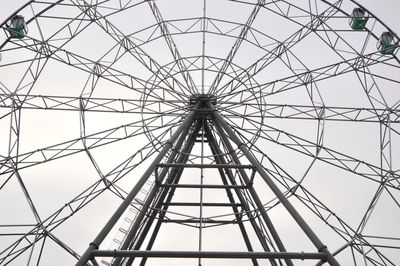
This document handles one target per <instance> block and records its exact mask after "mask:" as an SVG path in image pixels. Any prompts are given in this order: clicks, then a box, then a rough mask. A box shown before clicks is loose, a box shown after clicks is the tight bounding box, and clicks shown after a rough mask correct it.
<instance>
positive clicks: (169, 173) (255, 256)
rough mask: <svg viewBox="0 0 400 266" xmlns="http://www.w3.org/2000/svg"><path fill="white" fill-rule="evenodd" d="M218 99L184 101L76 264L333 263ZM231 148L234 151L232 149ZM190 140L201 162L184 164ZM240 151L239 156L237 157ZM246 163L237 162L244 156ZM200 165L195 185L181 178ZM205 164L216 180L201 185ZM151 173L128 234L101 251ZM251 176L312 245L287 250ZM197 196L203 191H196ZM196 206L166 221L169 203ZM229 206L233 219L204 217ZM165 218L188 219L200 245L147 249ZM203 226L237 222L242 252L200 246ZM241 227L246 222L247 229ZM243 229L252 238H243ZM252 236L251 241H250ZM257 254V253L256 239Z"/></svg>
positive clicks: (203, 96) (203, 97) (205, 96)
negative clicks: (207, 155) (220, 194)
mask: <svg viewBox="0 0 400 266" xmlns="http://www.w3.org/2000/svg"><path fill="white" fill-rule="evenodd" d="M215 105H217V99H216V97H215V96H214V95H210V94H196V95H193V96H192V97H190V99H189V101H188V110H189V112H188V114H187V115H186V117H185V118H184V119H183V120H182V123H181V124H180V126H179V127H178V128H177V129H176V131H175V132H174V134H173V135H172V136H171V138H170V140H169V141H167V142H166V143H164V146H163V148H162V149H161V150H160V152H159V154H158V155H157V157H156V158H155V159H154V161H153V162H152V164H151V165H150V166H149V167H148V169H147V170H146V171H145V173H144V174H143V176H142V177H141V178H140V179H139V180H138V182H137V183H136V185H135V186H134V188H133V189H132V190H131V192H130V193H129V194H128V195H127V197H126V198H125V200H124V201H123V202H122V204H121V205H120V206H119V208H118V209H117V210H116V211H115V213H114V215H113V216H112V217H111V218H110V220H109V221H108V222H107V224H106V225H105V226H104V228H103V229H102V230H101V232H100V233H99V234H98V236H97V237H96V238H95V239H94V240H93V242H91V243H90V245H89V248H88V249H87V251H86V252H85V253H84V255H83V256H82V257H81V259H80V260H79V261H78V263H77V264H76V265H77V266H84V265H99V262H98V260H99V258H101V257H112V258H114V259H113V260H112V262H111V264H112V265H133V264H134V265H146V262H147V261H148V259H149V258H195V259H198V265H202V261H201V259H203V258H214V259H247V260H248V261H250V262H251V264H252V265H259V263H260V261H261V260H263V261H267V262H269V263H270V265H274V266H275V265H295V262H294V261H295V260H315V263H320V264H323V263H325V262H327V263H329V265H339V263H338V262H337V261H336V259H335V258H334V256H333V255H332V254H331V253H330V252H329V250H328V249H327V247H326V246H325V245H324V244H323V243H322V241H321V240H320V239H319V238H318V236H317V235H316V234H315V233H314V232H313V230H312V229H311V228H310V227H309V226H308V225H307V223H306V222H305V221H304V219H303V218H302V216H301V214H300V213H299V212H297V210H296V209H295V207H294V206H293V205H292V204H291V202H290V201H289V200H288V199H287V197H286V196H285V195H284V194H283V193H282V192H281V191H280V189H279V187H278V186H277V185H276V184H275V183H274V181H273V180H272V179H271V177H270V176H269V175H268V174H267V172H266V171H265V170H264V168H263V167H262V165H261V164H260V163H259V162H258V161H257V159H256V158H255V157H254V156H253V155H252V153H251V151H250V150H249V148H248V147H247V146H246V145H245V144H244V143H243V142H242V141H241V139H240V137H239V136H237V135H236V134H235V133H234V131H233V130H232V129H231V128H230V126H229V125H228V123H227V122H226V121H225V120H224V118H223V117H222V116H221V115H220V114H219V113H218V111H217V110H216V109H215V108H214V106H215ZM233 144H235V145H237V147H238V149H235V148H234V147H233ZM196 145H201V149H200V150H201V163H192V162H190V154H191V152H192V150H193V149H194V147H195V146H196ZM205 146H208V148H209V150H210V151H211V154H212V156H211V158H212V162H211V163H208V162H205V161H204V160H203V155H204V149H205ZM239 152H240V153H241V154H240V155H239ZM241 158H243V159H245V160H247V161H248V162H249V163H250V164H243V163H242V162H241V161H242V160H243V159H241ZM190 168H192V169H193V168H194V169H200V171H201V181H200V183H199V184H190V183H187V182H184V179H183V177H184V174H185V171H186V170H188V169H190ZM205 169H214V170H215V169H216V171H217V173H218V175H219V176H217V178H220V181H221V182H220V183H221V184H220V185H216V184H205V182H203V177H204V176H203V175H204V173H205ZM153 177H155V180H154V184H155V185H154V186H153V187H152V189H151V190H150V191H149V194H148V196H147V198H146V200H145V201H144V202H142V206H141V209H140V211H139V212H138V215H137V216H136V219H135V220H134V221H132V226H131V227H130V230H129V232H128V233H127V234H126V237H125V239H124V240H123V242H122V243H121V246H120V249H118V250H100V246H101V244H102V242H103V241H104V240H105V238H106V237H107V235H108V234H109V233H110V232H111V230H112V229H113V228H114V227H115V226H116V224H117V222H118V221H119V220H120V219H121V217H122V215H123V214H124V212H125V210H126V209H127V208H128V207H129V206H130V205H131V203H132V201H133V200H134V199H135V197H136V195H137V194H138V192H139V191H140V190H141V189H142V187H143V185H144V184H145V183H146V182H148V181H149V180H150V178H153ZM254 178H261V180H263V182H265V183H266V184H267V185H268V187H269V188H270V190H271V191H272V192H273V193H274V194H275V196H276V198H277V199H278V201H279V203H280V204H282V205H283V207H284V208H285V209H286V211H287V212H288V213H289V214H290V215H291V217H292V218H293V220H294V221H295V222H296V223H297V224H298V225H299V227H300V228H301V230H302V231H303V232H304V234H305V236H306V237H308V239H309V240H310V241H311V242H312V243H313V244H314V246H315V250H313V251H311V252H303V251H295V252H292V251H287V250H286V248H285V245H284V243H283V240H282V239H281V237H280V236H279V233H278V231H277V229H276V228H275V226H274V221H273V220H272V219H271V218H270V217H269V214H268V212H267V211H266V210H265V207H264V206H263V203H262V200H261V199H260V197H259V196H258V194H257V192H256V189H255V188H254V182H253V181H254ZM179 189H198V190H200V191H201V192H202V191H205V190H210V189H214V190H216V189H217V190H222V191H225V192H226V195H227V200H228V202H224V203H222V202H221V203H219V202H205V201H203V197H202V196H201V197H200V198H199V200H198V201H197V202H189V201H186V202H182V201H180V202H176V201H173V199H174V194H175V193H176V192H177V191H178V190H179ZM200 195H202V194H200ZM171 206H174V207H177V206H178V207H179V206H181V207H198V208H199V210H200V214H199V217H198V218H196V219H176V218H167V214H168V210H169V207H171ZM211 206H213V207H226V208H230V209H231V210H232V212H233V214H234V217H235V219H233V220H229V219H226V220H223V218H221V217H219V218H218V217H217V218H216V219H204V217H203V216H202V209H203V208H204V207H211ZM164 223H177V224H193V225H195V226H196V227H197V228H198V230H199V247H198V250H195V251H176V250H173V251H172V250H153V246H154V243H155V241H156V238H157V235H158V233H159V231H160V228H161V226H162V224H164ZM206 224H218V225H237V226H238V228H239V231H240V234H241V236H242V237H243V241H244V244H245V246H246V249H247V250H245V251H241V252H238V251H235V252H233V251H205V250H202V237H201V236H202V230H203V229H204V228H205V227H204V226H205V225H206ZM246 225H247V226H246ZM249 230H252V231H253V232H252V233H253V235H255V236H256V237H253V239H251V237H250V236H249ZM254 238H255V239H254ZM255 240H256V241H258V243H257V244H258V246H261V247H262V249H263V250H262V251H255V249H254V242H255Z"/></svg>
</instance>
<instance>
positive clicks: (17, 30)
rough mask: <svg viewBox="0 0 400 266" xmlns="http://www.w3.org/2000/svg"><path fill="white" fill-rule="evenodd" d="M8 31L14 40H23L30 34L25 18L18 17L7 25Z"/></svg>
mask: <svg viewBox="0 0 400 266" xmlns="http://www.w3.org/2000/svg"><path fill="white" fill-rule="evenodd" d="M7 30H8V32H9V33H10V37H11V38H13V39H22V38H24V37H25V36H26V34H27V33H28V27H27V25H26V22H25V19H24V17H23V16H20V15H16V16H14V17H13V18H12V19H11V20H10V23H9V24H7Z"/></svg>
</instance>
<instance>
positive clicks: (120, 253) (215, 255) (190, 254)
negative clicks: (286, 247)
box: [91, 250, 326, 260]
mask: <svg viewBox="0 0 400 266" xmlns="http://www.w3.org/2000/svg"><path fill="white" fill-rule="evenodd" d="M91 254H92V255H93V256H96V257H132V258H133V257H146V258H210V259H252V258H254V259H297V260H305V259H309V260H324V259H326V254H324V253H304V252H225V251H154V250H93V251H92V252H91Z"/></svg>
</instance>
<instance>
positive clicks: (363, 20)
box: [350, 7, 368, 30]
mask: <svg viewBox="0 0 400 266" xmlns="http://www.w3.org/2000/svg"><path fill="white" fill-rule="evenodd" d="M367 21H368V15H367V14H366V12H365V10H364V9H362V8H359V7H356V8H354V9H353V13H352V16H351V19H350V26H351V28H352V29H353V30H363V29H364V28H365V25H366V24H367Z"/></svg>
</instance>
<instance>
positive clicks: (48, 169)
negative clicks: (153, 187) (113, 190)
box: [0, 0, 400, 265]
mask: <svg viewBox="0 0 400 266" xmlns="http://www.w3.org/2000/svg"><path fill="white" fill-rule="evenodd" d="M210 1H212V0H210ZM24 2H25V1H22V0H0V21H3V20H4V19H5V18H6V17H7V16H8V15H9V14H10V13H12V12H13V11H14V10H16V9H17V8H18V6H20V5H21V4H23V3H24ZM159 2H160V5H161V3H162V0H160V1H159ZM164 3H165V2H164ZM360 3H362V4H363V5H365V6H366V7H367V8H368V9H369V10H370V11H371V12H373V13H374V14H375V15H376V16H377V17H379V18H380V19H381V20H382V21H383V22H384V23H386V24H387V25H388V26H389V27H391V28H392V29H393V30H394V31H395V32H398V33H400V16H399V12H400V1H398V0H381V1H376V0H363V1H360ZM165 6H167V5H165ZM165 8H167V7H165ZM171 12H172V11H171ZM218 12H219V11H218ZM226 13H227V12H226ZM226 13H224V14H222V13H221V15H224V16H229V15H230V14H226ZM217 14H218V13H217ZM231 15H232V14H231ZM234 15H235V14H233V16H234ZM127 26H130V25H127ZM279 30H280V29H279V28H276V32H277V33H279ZM177 39H178V37H177ZM88 41H90V40H88ZM190 41H192V40H189V42H190ZM195 41H196V40H193V42H195ZM209 41H210V43H212V41H213V40H212V38H210V40H209ZM214 41H215V44H217V41H219V40H218V39H216V40H214ZM177 42H178V43H179V40H177ZM82 43H84V42H83V41H82ZM102 45H104V46H106V45H107V40H105V41H104V43H101V44H99V46H98V47H101V46H102ZM88 46H89V45H88ZM183 48H184V47H183ZM190 48H192V47H190ZM223 48H224V47H223ZM77 49H82V51H84V52H85V54H86V53H87V54H91V53H95V52H99V51H98V50H96V49H93V50H91V49H90V47H85V46H84V45H82V47H81V46H79V47H77ZM149 49H150V48H149ZM214 49H215V50H214ZM218 49H220V47H219V46H218V45H215V47H211V48H209V50H210V51H211V52H214V53H218V52H219V50H218ZM298 49H299V50H298V51H301V52H303V53H304V54H305V55H307V53H310V54H312V55H314V56H313V57H308V58H307V59H308V60H309V61H307V63H309V64H310V65H313V64H317V65H318V63H319V60H320V57H319V56H318V55H320V54H319V53H321V55H325V54H324V51H322V52H321V51H318V50H315V51H314V50H312V49H304V50H301V49H302V47H299V48H298ZM99 50H100V49H99ZM294 51H296V50H294ZM153 52H154V53H155V54H156V56H159V58H161V59H164V58H163V54H162V53H163V50H162V49H160V51H158V50H157V49H153ZM158 53H160V54H158ZM93 56H96V54H94V55H93ZM247 56H249V57H250V58H251V56H256V55H247V54H238V60H246V59H247V60H248V58H247ZM55 65H56V64H55ZM279 66H280V65H277V67H279ZM49 68H50V69H49V70H48V72H46V74H47V75H48V76H45V77H43V79H46V81H48V82H49V84H56V83H57V85H59V86H58V87H57V88H52V89H55V90H56V89H58V90H59V91H57V90H56V92H62V93H64V92H67V93H71V94H72V95H76V93H75V92H71V91H69V90H68V89H69V86H70V85H72V84H75V83H74V82H76V83H78V84H79V85H82V80H84V78H85V77H86V76H85V75H83V74H82V73H80V74H79V73H77V72H73V71H72V70H71V72H68V73H67V72H66V75H61V76H58V75H55V74H57V68H55V69H51V67H49ZM283 71H287V70H285V69H282V73H283ZM276 72H279V71H276V70H275V72H274V71H271V72H270V73H269V72H267V74H269V75H270V76H268V75H266V76H268V77H269V78H271V77H273V75H275V74H276ZM68 74H70V75H75V76H74V77H75V78H76V80H73V81H71V80H69V76H68ZM279 74H281V73H279ZM80 75H82V76H80ZM276 75H277V74H276ZM1 78H4V79H7V78H10V79H11V78H12V77H1ZM332 82H333V83H334V82H335V81H332ZM336 82H337V84H336V83H335V84H333V85H331V86H332V87H334V86H337V90H336V91H334V92H332V91H326V92H325V91H324V93H326V94H324V96H327V97H326V98H328V101H329V100H331V102H329V103H335V104H336V103H338V102H339V103H342V104H344V105H348V106H352V105H355V104H364V102H362V100H361V99H359V98H358V96H359V94H357V93H354V94H353V92H352V91H347V89H348V88H350V87H351V85H354V84H353V83H349V84H346V85H347V87H346V86H344V85H343V83H342V81H341V80H339V81H336ZM349 82H350V81H349ZM321 83H322V84H324V83H323V82H321ZM43 84H45V85H46V83H45V82H44V83H43ZM106 85H108V84H107V83H105V84H100V85H99V87H100V88H101V86H106ZM79 89H81V87H79ZM59 94H61V93H59ZM343 95H346V96H347V97H343ZM388 95H390V94H388ZM394 95H396V97H397V95H398V93H397V94H394ZM283 96H285V95H283ZM297 97H299V98H301V97H304V95H303V94H300V93H299V95H291V97H290V98H284V97H282V98H280V97H279V96H277V97H275V98H274V96H272V97H271V98H270V99H272V100H276V101H277V102H280V101H282V99H284V100H288V101H294V102H296V101H298V100H299V99H298V98H297ZM389 100H398V98H396V99H389ZM38 116H39V118H37V117H38ZM46 118H48V119H49V120H51V121H52V123H48V122H47V121H46ZM88 118H89V119H88V121H89V122H88V123H91V127H90V130H93V132H95V131H97V130H100V129H103V127H105V126H104V125H103V124H102V122H103V121H104V124H106V126H108V127H111V126H114V125H121V124H123V123H126V122H127V121H128V122H129V119H130V117H127V116H123V115H121V116H120V117H118V119H114V116H113V115H108V114H107V115H103V114H102V115H93V116H91V115H90V114H89V115H88ZM76 121H77V119H76V116H73V115H71V114H69V113H68V114H65V115H63V116H59V117H57V118H55V117H54V116H51V115H50V116H48V117H46V115H45V114H43V116H42V113H36V112H34V111H32V112H31V113H28V114H26V115H25V116H24V123H25V125H24V126H25V127H26V128H27V130H24V132H29V133H30V132H34V131H35V130H36V129H37V128H40V129H41V130H43V132H47V133H48V134H37V135H35V139H34V141H32V140H31V141H26V142H24V143H23V145H21V146H22V147H21V149H25V150H34V149H35V148H38V147H42V146H45V145H46V144H49V143H50V144H52V143H58V142H59V141H61V140H64V139H70V138H72V137H73V136H75V135H74V134H76V132H78V131H79V124H78V123H75V122H76ZM269 122H270V124H269V126H276V127H281V128H283V129H285V130H287V131H289V132H290V131H291V130H292V129H293V128H296V130H297V132H296V134H298V136H301V137H304V138H307V137H309V134H310V133H309V132H310V131H308V129H310V128H313V130H314V124H313V125H311V124H308V123H307V122H298V121H292V122H290V123H289V122H285V121H282V122H280V121H279V122H276V124H275V122H274V121H269ZM69 124H71V125H72V124H73V125H74V126H75V128H72V129H71V127H69V126H68V125H69ZM30 130H32V131H30ZM374 130H376V128H375V127H373V126H369V125H365V124H363V125H362V126H359V125H349V126H348V127H344V126H343V125H341V124H339V123H334V122H333V123H328V124H327V130H326V132H327V133H326V134H327V136H326V139H327V142H326V144H327V146H329V145H331V146H332V147H335V148H337V150H340V151H343V152H344V153H346V154H349V155H352V154H353V153H355V154H356V155H357V156H360V157H362V158H363V159H365V160H366V161H372V162H373V163H375V164H376V165H379V160H378V157H377V156H376V155H377V153H373V154H371V153H365V154H364V153H363V148H365V147H363V145H365V143H368V144H370V143H373V144H374V145H377V141H378V139H377V134H375V133H371V132H376V131H374ZM72 131H73V133H71V132H72ZM312 132H313V134H314V133H315V132H314V131H312ZM348 132H351V133H352V134H348ZM0 133H1V132H0ZM29 133H24V134H26V135H25V136H24V137H26V138H23V139H28V138H29ZM69 134H70V135H69ZM60 136H61V137H62V138H63V139H59V137H60ZM396 141H397V139H396ZM143 142H146V139H145V138H144V137H143V138H138V139H135V140H130V142H129V140H128V141H127V142H126V143H125V142H124V143H123V144H117V145H115V146H114V149H115V150H114V151H117V152H118V156H111V157H110V155H109V150H107V149H104V150H102V149H99V151H98V152H97V151H96V152H95V155H96V159H98V160H99V161H100V162H101V168H103V169H107V170H109V169H111V168H112V167H113V166H115V165H116V164H117V163H118V161H119V160H121V158H125V157H127V156H128V155H130V153H131V152H132V151H131V150H129V149H128V150H127V149H126V147H130V146H127V144H129V145H138V144H140V143H143ZM396 144H397V143H396ZM259 145H260V146H261V147H262V148H263V149H265V150H268V151H269V152H270V154H271V156H273V157H274V159H275V158H276V160H277V161H278V162H282V161H287V158H288V155H290V156H293V157H290V159H291V161H290V163H288V165H287V169H288V170H289V171H290V172H291V173H296V176H295V178H299V177H300V176H301V173H303V172H304V171H305V170H306V169H304V165H308V164H309V158H304V156H299V155H298V154H292V153H290V152H289V153H285V152H284V151H283V150H280V148H279V147H276V146H274V145H272V144H270V143H268V142H267V141H265V140H259ZM395 147H397V148H398V145H396V146H395ZM197 152H199V151H198V150H197ZM396 152H397V149H396ZM397 154H398V153H397ZM396 158H397V157H396ZM292 162H293V163H292ZM303 162H304V163H305V164H302V163H303ZM84 163H88V158H87V157H86V156H85V155H79V156H76V157H73V158H71V161H68V165H71V166H74V165H77V166H80V165H83V164H84ZM396 163H397V164H398V162H396ZM62 167H65V165H63V160H61V161H60V162H58V161H56V162H52V163H49V164H45V165H43V166H38V167H37V168H35V171H32V172H30V170H27V171H26V173H25V172H24V173H25V174H26V176H27V177H32V176H41V177H43V179H44V180H45V184H46V186H48V187H46V186H39V185H38V184H37V183H35V182H34V179H33V178H27V182H28V184H29V186H31V187H32V190H33V191H34V192H33V193H36V195H35V196H36V199H37V201H38V202H39V203H38V205H39V206H42V207H43V210H40V211H41V212H42V214H43V215H44V216H45V214H48V213H47V211H48V212H50V210H53V209H55V208H57V206H60V203H62V202H65V201H67V199H69V198H68V196H69V195H64V191H63V190H64V188H68V189H71V191H74V192H75V191H76V192H78V191H80V190H81V189H82V188H83V187H84V185H88V184H89V183H90V182H92V181H93V180H81V179H80V177H81V176H96V174H97V173H95V171H94V169H93V168H92V167H87V168H86V169H79V167H76V168H74V167H69V169H65V171H58V170H59V169H63V168H62ZM140 170H143V169H139V171H138V172H139V173H140ZM49 173H50V175H49ZM197 174H198V173H197ZM322 174H324V175H325V174H326V175H327V176H329V179H327V180H325V179H324V181H321V179H319V178H318V177H319V176H321V175H322ZM54 175H57V178H56V179H55V178H54ZM353 177H354V176H350V175H347V174H345V173H343V172H341V171H339V170H338V169H336V168H334V167H326V168H325V167H324V166H322V165H320V164H316V166H315V167H313V168H312V171H311V173H310V179H311V181H310V182H309V183H307V185H308V186H309V187H310V188H311V189H315V190H316V191H317V194H318V196H319V197H320V198H321V199H323V200H324V201H325V202H328V203H329V206H332V207H333V208H334V209H335V210H337V212H338V213H340V214H342V215H343V216H344V217H347V218H348V220H349V222H350V223H351V224H352V225H354V224H357V222H358V221H359V216H360V215H361V214H362V212H363V211H364V209H361V208H360V209H355V208H352V206H353V205H351V204H354V206H363V207H365V205H367V204H368V202H369V201H370V200H371V193H373V192H374V191H375V188H376V187H375V186H370V184H369V183H366V184H364V183H362V184H359V183H358V182H356V181H354V179H352V178H353ZM123 182H125V183H123V184H124V185H125V187H129V186H130V185H132V180H128V181H123ZM71 184H73V185H74V186H72V185H71ZM343 184H344V185H343ZM260 186H261V185H260ZM53 187H54V188H57V189H58V190H56V189H55V190H52V189H50V188H53ZM335 189H336V190H335ZM65 190H66V189H65ZM354 190H356V191H362V192H363V193H360V195H357V196H356V197H354ZM333 191H335V192H333ZM71 193H72V192H71ZM261 193H265V196H266V197H267V198H268V197H271V195H270V194H269V191H268V190H267V189H265V190H263V191H262V192H261ZM43 195H45V196H43ZM180 196H187V197H190V196H193V195H190V194H182V195H179V197H180ZM64 197H65V198H64ZM209 197H210V199H214V198H215V197H218V196H217V195H211V194H210V195H209ZM339 197H340V200H338V198H339ZM49 199H51V200H49ZM101 200H102V201H101V202H105V203H106V204H104V205H99V206H95V207H96V208H94V209H89V208H88V209H89V210H88V213H87V215H88V216H89V217H91V219H93V221H90V222H88V218H87V217H88V216H78V217H77V218H76V219H77V220H75V223H76V224H81V232H79V231H76V230H71V231H68V226H69V224H68V223H67V225H66V226H65V227H66V230H65V231H63V230H60V231H59V232H57V234H58V236H60V238H62V239H63V240H65V241H66V242H67V243H73V244H76V246H78V247H79V250H81V249H82V247H86V246H87V243H88V242H86V241H85V243H76V242H79V241H78V240H79V239H80V238H79V237H81V235H85V234H86V235H90V236H92V235H95V233H96V232H97V231H98V228H99V227H101V224H104V221H105V220H106V218H105V217H103V216H102V214H103V213H107V215H108V214H109V213H112V210H113V209H114V208H115V206H116V205H117V202H116V201H115V200H114V198H112V197H111V196H109V198H108V196H105V197H104V198H102V199H101ZM113 200H114V201H113ZM40 202H41V203H42V205H40ZM344 202H350V203H351V204H349V205H350V207H347V206H346V205H345V204H344ZM3 203H4V202H3ZM18 204H21V206H22V205H23V204H22V203H20V202H15V205H16V206H17V205H18ZM18 206H19V205H18ZM44 207H48V210H46V208H44ZM299 208H301V207H299ZM103 209H104V212H103ZM100 210H101V211H100ZM90 211H92V212H90ZM303 211H304V210H303ZM379 211H382V213H380V212H379ZM271 215H272V217H273V218H274V219H275V221H278V225H277V227H278V229H280V230H282V231H284V230H287V232H289V233H288V235H285V236H284V238H285V240H287V242H288V246H289V247H296V246H297V244H298V243H300V242H298V241H300V240H298V239H297V238H296V237H293V236H292V235H291V234H293V235H294V236H297V235H296V232H295V229H294V228H293V226H292V224H291V223H290V222H289V221H288V220H289V219H287V217H286V216H284V215H283V216H282V215H281V214H280V213H279V212H278V211H275V212H274V211H272V214H271ZM379 215H380V217H381V218H382V219H385V220H387V221H386V225H387V227H385V226H381V225H382V223H381V222H382V221H381V220H380V221H378V222H376V223H374V222H375V221H372V222H371V224H372V227H373V228H377V227H378V226H379V227H380V229H381V230H382V231H386V230H389V229H388V228H396V223H397V220H396V218H395V219H390V217H387V216H390V215H389V214H388V213H387V209H386V207H383V208H381V209H379V210H378V214H377V216H379ZM385 215H386V216H385ZM107 217H108V216H107ZM393 217H399V215H398V214H397V216H395V215H393ZM30 218H31V217H30ZM92 222H93V223H92ZM310 222H311V223H313V224H314V225H319V221H316V220H313V219H312V218H310ZM93 224H95V225H96V226H97V227H96V226H94V225H93ZM70 226H71V228H73V227H72V225H70ZM173 227H174V226H173V225H172V226H171V228H173ZM212 230H213V229H210V230H209V231H207V232H209V235H210V236H211V237H209V238H208V239H206V240H205V241H206V242H207V241H208V244H210V245H211V246H213V245H214V246H215V247H220V246H225V247H226V248H230V247H231V245H232V246H234V248H235V247H237V246H235V245H234V244H235V242H236V239H235V236H229V232H228V231H227V232H224V233H222V234H221V236H223V237H218V238H215V235H212V234H213V231H212ZM291 230H293V232H292V231H291ZM70 232H72V233H70ZM187 232H188V233H190V230H189V229H188V230H187ZM384 233H387V234H390V233H391V232H390V231H389V232H384ZM382 234H383V233H382ZM86 235H85V236H86ZM329 236H330V235H324V237H327V238H329ZM168 237H171V238H176V240H177V241H178V242H179V243H180V244H182V245H183V246H184V247H185V248H186V247H189V246H191V245H193V246H194V248H195V246H196V244H197V243H196V242H195V241H192V240H193V239H191V238H188V237H187V236H186V234H185V233H181V234H175V231H174V230H172V229H171V230H169V231H168V230H167V232H166V234H165V235H164V238H165V239H167V238H168ZM230 237H232V238H230ZM236 237H237V235H236ZM227 238H229V240H228V241H227V240H226V239H227ZM77 239H78V240H77ZM330 241H331V243H336V241H337V242H339V240H338V239H337V238H335V237H332V239H331V240H330ZM166 246H167V247H168V242H167V241H165V242H161V244H160V247H166ZM48 261H52V259H51V258H50V259H49V260H48ZM210 265H211V264H210ZM216 265H218V264H216ZM231 265H240V263H239V264H231Z"/></svg>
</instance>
